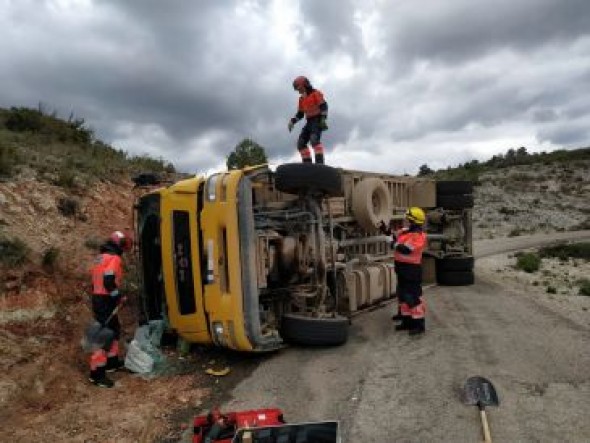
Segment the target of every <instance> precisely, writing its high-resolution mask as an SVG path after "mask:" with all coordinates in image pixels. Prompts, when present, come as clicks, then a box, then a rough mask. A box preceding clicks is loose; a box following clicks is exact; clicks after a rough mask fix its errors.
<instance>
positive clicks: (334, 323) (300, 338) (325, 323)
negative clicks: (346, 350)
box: [281, 314, 349, 346]
mask: <svg viewBox="0 0 590 443" xmlns="http://www.w3.org/2000/svg"><path fill="white" fill-rule="evenodd" d="M348 327H349V321H348V319H347V318H346V317H342V316H340V315H337V316H336V317H334V318H314V317H305V316H303V315H299V314H285V315H283V317H281V337H282V338H283V340H285V341H286V342H288V343H294V344H299V345H306V346H337V345H341V344H344V343H346V340H348Z"/></svg>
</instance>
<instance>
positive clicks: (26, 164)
mask: <svg viewBox="0 0 590 443" xmlns="http://www.w3.org/2000/svg"><path fill="white" fill-rule="evenodd" d="M27 169H28V170H30V171H32V172H33V173H34V175H35V176H36V178H37V179H38V180H41V181H45V182H48V183H51V184H54V185H58V186H62V187H66V188H75V187H78V188H83V187H84V186H86V185H88V184H89V183H92V182H93V181H95V180H118V179H120V178H121V176H122V175H125V176H130V175H132V174H135V173H138V172H145V171H150V172H155V173H160V172H162V173H164V172H165V173H174V172H175V170H174V166H173V165H172V164H171V163H168V162H166V161H165V160H163V159H154V158H150V157H148V156H131V155H129V154H128V153H126V152H124V151H122V150H118V149H115V148H113V147H112V146H109V145H108V144H106V143H104V142H102V141H101V140H98V139H97V138H96V137H95V134H94V132H93V131H92V129H90V128H89V127H88V126H87V125H86V123H85V121H84V119H83V118H76V117H75V116H73V115H71V116H70V117H69V118H68V119H67V120H64V119H61V118H59V117H57V116H56V115H55V113H53V114H49V113H46V112H44V111H43V110H42V109H30V108H22V107H21V108H17V107H12V108H10V109H2V108H0V177H3V178H4V179H7V178H10V177H13V176H15V175H18V174H20V173H23V172H26V170H27Z"/></svg>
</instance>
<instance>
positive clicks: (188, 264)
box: [160, 178, 211, 344]
mask: <svg viewBox="0 0 590 443" xmlns="http://www.w3.org/2000/svg"><path fill="white" fill-rule="evenodd" d="M202 183H203V179H202V178H193V179H189V180H184V181H181V182H178V183H176V184H174V185H173V186H171V187H169V188H167V189H165V190H162V191H161V196H162V199H161V227H160V232H161V244H162V246H161V251H162V273H163V281H164V290H165V294H166V305H167V315H168V320H169V322H170V326H171V327H172V328H173V329H175V330H176V331H177V332H178V334H179V335H180V336H181V337H182V338H184V339H185V340H187V341H190V342H196V343H202V344H207V343H211V335H210V333H209V328H208V322H207V318H206V311H205V306H204V303H203V296H202V294H203V287H202V284H201V282H202V277H201V266H202V263H201V258H200V256H201V254H200V248H201V244H200V238H199V229H198V189H199V186H201V185H202Z"/></svg>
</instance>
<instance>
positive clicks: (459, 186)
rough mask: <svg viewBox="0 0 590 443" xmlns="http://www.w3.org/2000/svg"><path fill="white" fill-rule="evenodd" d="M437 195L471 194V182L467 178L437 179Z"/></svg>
mask: <svg viewBox="0 0 590 443" xmlns="http://www.w3.org/2000/svg"><path fill="white" fill-rule="evenodd" d="M436 194H437V195H457V194H473V182H471V181H467V180H454V181H444V180H443V181H437V182H436Z"/></svg>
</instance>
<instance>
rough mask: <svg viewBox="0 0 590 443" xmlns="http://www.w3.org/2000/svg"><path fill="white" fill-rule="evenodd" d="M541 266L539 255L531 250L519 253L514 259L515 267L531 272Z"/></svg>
mask: <svg viewBox="0 0 590 443" xmlns="http://www.w3.org/2000/svg"><path fill="white" fill-rule="evenodd" d="M540 267H541V257H539V256H538V255H537V254H534V253H532V252H528V253H525V254H520V255H519V256H518V258H517V259H516V268H517V269H520V270H522V271H524V272H528V273H532V272H536V271H538V270H539V268H540Z"/></svg>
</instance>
